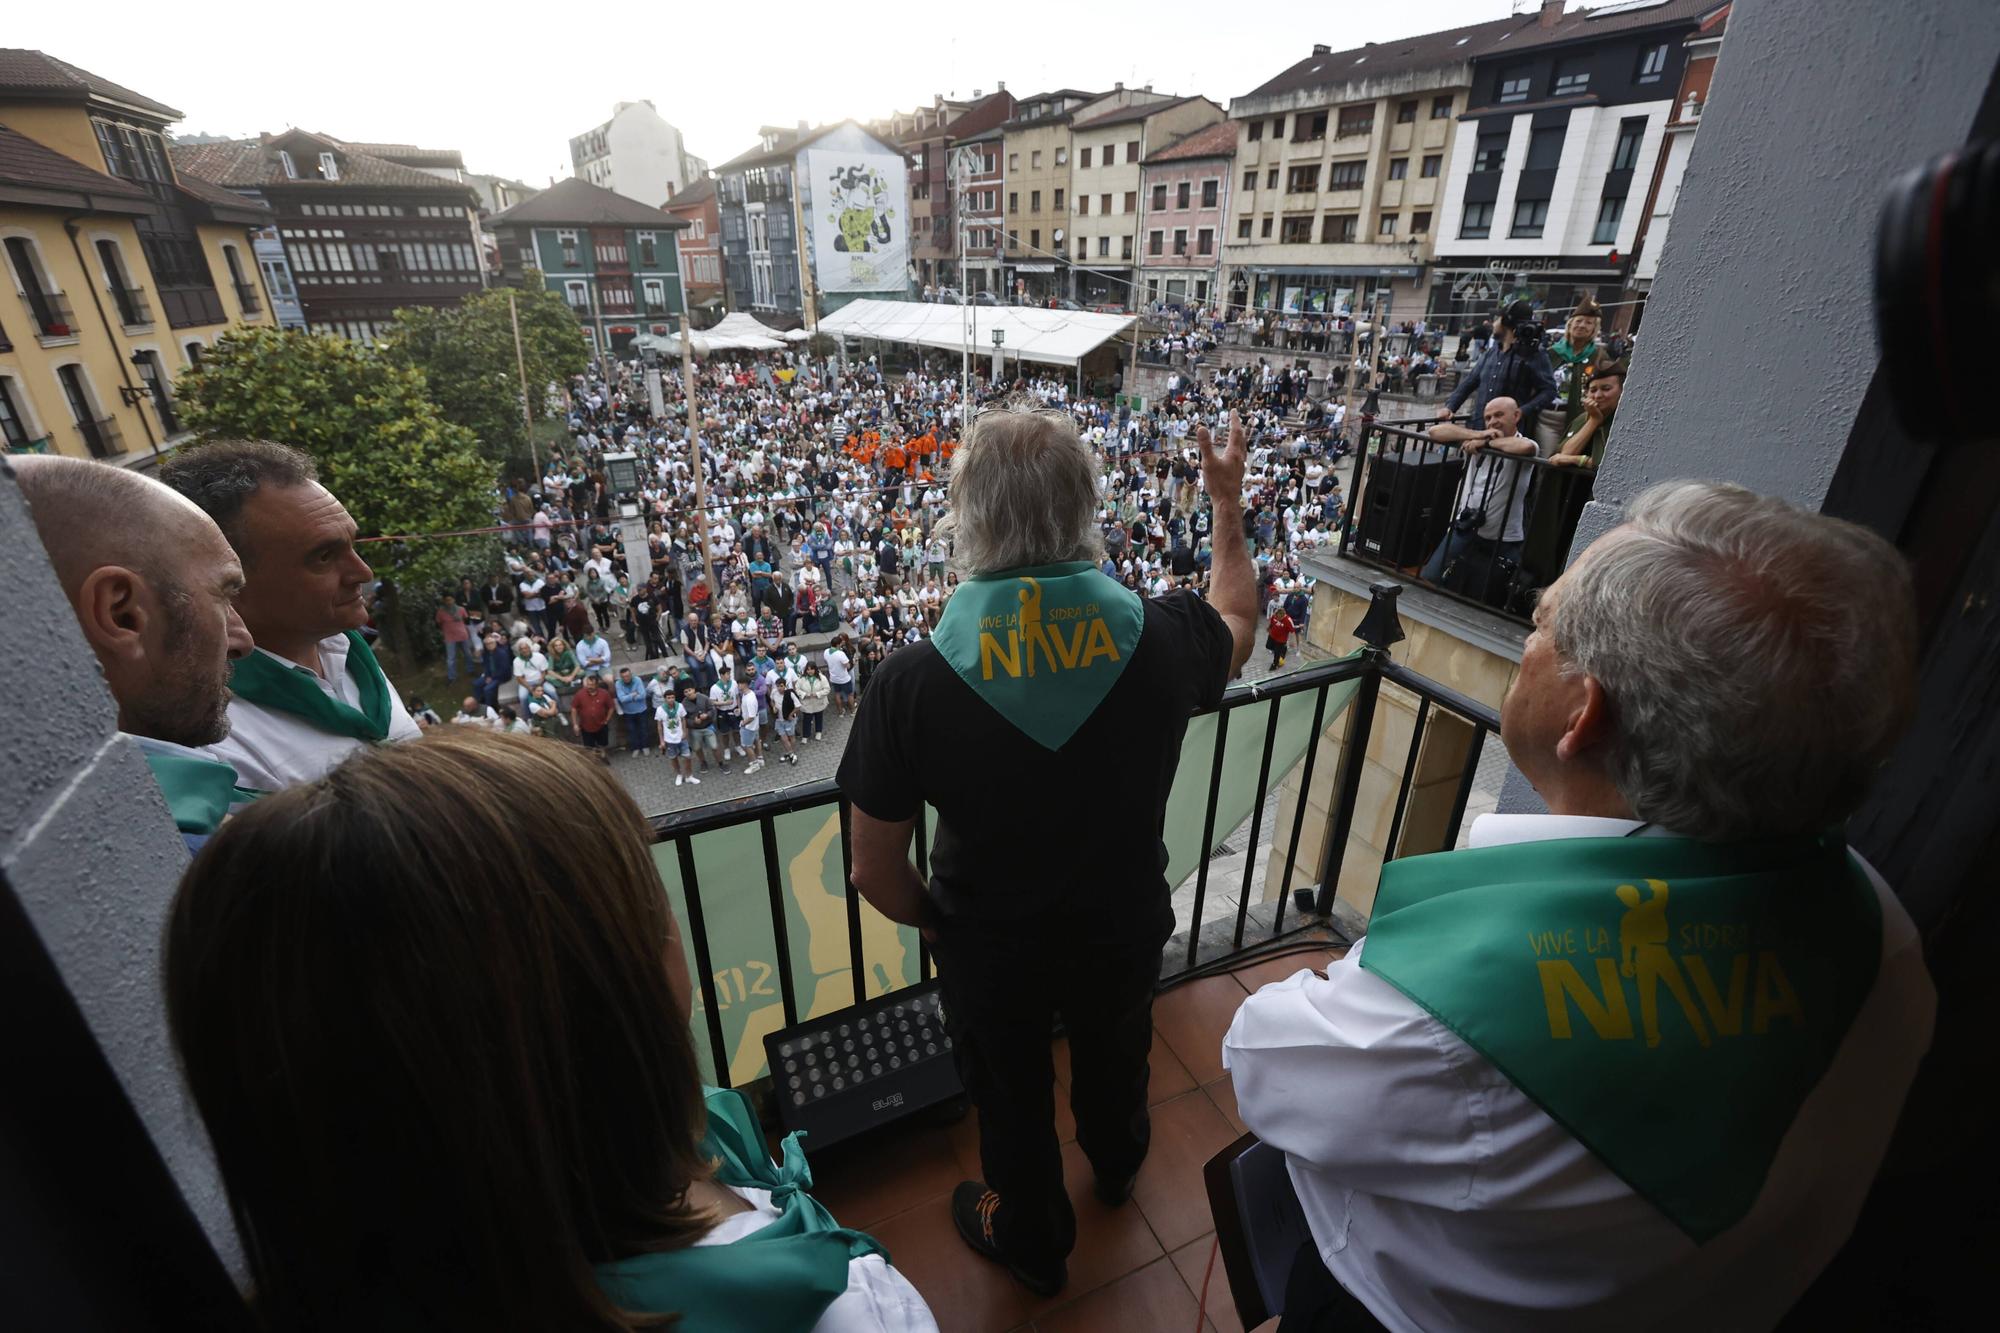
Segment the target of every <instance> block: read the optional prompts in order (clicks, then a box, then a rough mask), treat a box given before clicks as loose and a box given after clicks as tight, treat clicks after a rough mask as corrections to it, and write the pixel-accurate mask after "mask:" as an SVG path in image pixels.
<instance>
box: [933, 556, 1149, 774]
mask: <svg viewBox="0 0 2000 1333" xmlns="http://www.w3.org/2000/svg"><path fill="white" fill-rule="evenodd" d="M1145 605H1146V604H1145V602H1144V601H1142V600H1141V599H1140V598H1139V596H1138V595H1137V594H1136V593H1134V592H1132V590H1131V589H1129V588H1126V587H1124V586H1123V585H1121V584H1119V583H1117V582H1116V581H1114V580H1112V579H1109V578H1106V577H1105V576H1104V574H1103V572H1102V571H1100V570H1098V569H1097V568H1096V567H1095V566H1093V565H1092V564H1091V563H1090V562H1089V561H1088V560H1075V561H1070V562H1068V563H1066V564H1056V565H1034V566H1028V567H1024V568H1020V569H1004V570H998V571H996V572H994V573H991V574H981V575H979V576H977V577H975V578H972V579H968V580H967V581H966V582H965V583H963V584H961V585H959V588H958V591H957V592H955V593H953V594H952V598H951V601H950V602H949V603H947V604H946V606H945V612H944V615H943V617H942V618H941V619H940V620H939V621H938V627H937V631H936V632H935V633H934V634H932V636H931V642H932V643H934V644H936V645H937V649H938V651H939V652H940V653H941V654H943V656H944V660H945V661H946V662H948V663H949V664H950V665H951V669H952V670H953V671H954V672H956V673H957V674H958V678H959V679H960V680H962V681H964V682H965V683H966V684H967V685H969V686H971V687H972V692H973V693H974V694H977V695H978V696H979V697H980V698H981V699H982V700H984V701H985V702H986V704H987V705H988V706H990V707H991V708H992V709H993V710H994V711H995V712H997V713H999V714H1000V716H1001V717H1003V718H1005V719H1007V721H1008V722H1010V723H1012V724H1013V725H1014V726H1015V727H1016V728H1018V729H1019V730H1020V731H1021V732H1022V733H1023V734H1024V735H1026V736H1027V737H1028V738H1029V739H1030V740H1032V741H1034V742H1035V743H1036V744H1037V745H1040V746H1041V747H1043V748H1044V749H1048V750H1060V749H1061V748H1062V747H1063V745H1064V744H1066V743H1067V742H1068V740H1069V738H1070V737H1071V736H1073V735H1075V734H1076V731H1077V728H1079V727H1081V726H1082V725H1083V723H1084V721H1085V719H1087V718H1088V717H1089V716H1090V715H1091V714H1092V713H1093V712H1095V711H1096V709H1097V706H1098V705H1099V704H1101V703H1103V702H1104V698H1105V696H1106V695H1108V694H1110V693H1111V687H1112V686H1114V685H1116V684H1117V683H1118V678H1119V677H1120V676H1121V675H1122V674H1124V671H1125V665H1126V663H1128V662H1129V661H1131V659H1132V650H1133V649H1135V648H1137V647H1138V646H1139V632H1140V630H1141V629H1142V628H1143V627H1144V625H1145Z"/></svg>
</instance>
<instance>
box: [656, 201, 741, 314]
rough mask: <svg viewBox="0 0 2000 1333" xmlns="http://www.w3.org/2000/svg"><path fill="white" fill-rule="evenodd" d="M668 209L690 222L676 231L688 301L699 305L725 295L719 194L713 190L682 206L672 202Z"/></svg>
mask: <svg viewBox="0 0 2000 1333" xmlns="http://www.w3.org/2000/svg"><path fill="white" fill-rule="evenodd" d="M666 211H667V212H669V213H671V214H673V215H674V216H675V217H677V218H680V219H681V220H682V221H684V222H686V223H688V224H689V226H688V229H687V230H686V231H682V232H677V233H676V234H675V237H674V243H675V245H676V246H677V247H678V248H679V251H680V256H681V275H682V277H683V278H684V279H685V280H686V283H687V298H688V303H689V304H690V305H691V306H695V307H700V306H701V305H702V304H703V303H704V302H706V301H708V300H710V299H721V298H723V297H725V296H726V295H727V293H728V275H727V274H726V272H725V271H724V268H723V257H722V210H721V207H720V205H719V203H718V201H717V199H716V196H715V195H714V194H713V193H711V194H710V195H709V196H708V198H706V199H704V200H702V201H701V202H699V203H696V204H691V205H686V206H681V207H675V206H673V205H669V206H668V207H667V210H666Z"/></svg>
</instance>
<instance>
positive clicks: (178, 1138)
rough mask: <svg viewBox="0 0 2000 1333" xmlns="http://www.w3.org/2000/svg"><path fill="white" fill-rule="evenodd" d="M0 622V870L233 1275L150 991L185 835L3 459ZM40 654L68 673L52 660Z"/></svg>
mask: <svg viewBox="0 0 2000 1333" xmlns="http://www.w3.org/2000/svg"><path fill="white" fill-rule="evenodd" d="M10 331H11V326H10ZM0 623H5V624H6V625H7V627H8V632H7V633H6V634H4V635H0V672H4V673H5V674H6V678H7V679H8V680H10V681H12V682H13V694H14V701H13V703H14V706H13V707H11V708H9V709H8V710H7V715H6V720H5V723H4V728H5V741H6V752H7V755H8V762H7V763H6V764H5V765H4V766H0V767H3V768H4V771H0V869H4V870H5V872H6V878H7V884H8V886H9V887H11V888H12V890H13V892H14V894H15V897H16V898H17V899H18V901H19V903H20V905H21V907H22V908H23V909H24V911H25V912H26V914H27V916H28V918H29V920H30V921H31V922H32V924H33V926H34V928H35V931H36V933H37V934H38V935H39V936H40V937H41V941H42V944H43V947H44V948H45V949H46V950H47V951H48V953H49V954H50V955H51V957H52V958H53V959H54V961H55V963H56V966H57V967H58V969H59V970H60V971H61V973H62V977H63V980H64V982H65V983H66V984H67V986H68V987H69V990H70V993H71V995H73V996H74V997H75V999H76V1003H77V1006H78V1008H79V1009H80V1010H81V1011H82V1013H83V1017H84V1019H85V1021H86V1022H88V1023H89V1025H90V1028H91V1032H92V1034H93V1035H94V1036H95V1037H96V1039H97V1044H98V1046H99V1048H100V1049H101V1050H102V1051H103V1053H104V1056H105V1059H106V1060H107V1061H108V1062H109V1063H110V1065H111V1067H112V1069H113V1070H114V1071H115V1072H116V1074H117V1075H118V1079H119V1082H120V1084H121V1085H122V1086H123V1088H124V1091H125V1095H126V1096H127V1098H128V1099H129V1100H130V1101H131V1103H132V1106H133V1107H134V1109H135V1110H136V1111H137V1112H138V1114H139V1117H140V1119H141V1120H142V1121H143V1122H144V1124H145V1127H146V1130H147V1132H148V1133H149V1134H150V1135H151V1136H152V1139H153V1142H154V1144H155V1146H157V1147H158V1149H159V1151H160V1155H161V1157H162V1158H164V1159H165V1161H166V1164H167V1167H168V1169H169V1170H171V1171H172V1172H173V1175H174V1179H175V1180H176V1181H177V1182H178V1183H179V1185H180V1189H181V1193H182V1195H183V1197H184V1198H185V1199H186V1200H187V1203H188V1207H189V1208H190V1209H191V1210H192V1211H193V1213H194V1215H195V1217H196V1218H197V1219H198V1220H199V1221H200V1223H201V1225H202V1227H203V1229H204V1230H205V1231H206V1232H207V1234H208V1238H209V1242H210V1243H211V1244H212V1245H214V1246H215V1248H216V1251H217V1252H218V1253H219V1254H220V1255H222V1257H223V1260H224V1262H225V1263H226V1264H227V1265H228V1266H229V1267H230V1269H231V1270H232V1271H233V1272H235V1273H237V1274H239V1275H240V1274H241V1273H242V1270H243V1264H242V1256H241V1249H240V1247H239V1246H238V1244H237V1241H236V1232H235V1229H234V1227H233V1226H232V1225H231V1223H230V1220H229V1209H228V1205H227V1203H226V1201H225V1199H224V1197H223V1192H222V1184H221V1180H220V1178H219V1177H218V1176H217V1174H216V1170H215V1164H214V1160H213V1158H212V1157H211V1155H210V1153H209V1148H208V1143H207V1138H206V1136H205V1135H204V1134H203V1132H202V1129H201V1122H200V1121H199V1119H197V1117H196V1115H195V1111H194V1108H193V1106H192V1105H191V1104H190V1103H189V1101H188V1098H187V1095H186V1092H185V1090H184V1089H183V1088H182V1085H181V1079H180V1072H179V1068H178V1066H177V1064H176V1063H175V1059H174V1055H173V1051H172V1049H171V1047H170V1045H169V1043H168V1039H167V1025H166V1009H165V1005H164V1004H163V1003H162V1001H161V990H160V941H161V936H162V931H163V926H164V923H165V919H166V911H167V905H168V903H169V902H170V901H171V899H172V897H173V892H174V886H175V884H176V883H177V882H178V881H179V879H180V875H181V872H182V871H183V870H185V869H186V868H187V850H186V844H185V843H183V842H182V841H181V837H180V835H179V834H178V833H177V832H175V830H174V825H173V820H172V818H171V817H170V816H169V815H168V814H167V808H166V803H165V802H164V801H163V800H162V799H161V797H160V793H159V788H158V787H157V786H155V785H154V783H153V780H152V774H151V773H150V772H149V771H148V770H147V768H146V765H145V761H144V759H142V758H141V757H140V754H139V751H138V748H137V747H136V746H135V745H133V743H132V742H131V740H129V739H128V738H125V737H123V736H120V735H119V734H118V731H117V717H116V712H115V710H114V708H113V706H112V702H111V696H110V694H109V693H108V692H107V691H106V690H105V688H104V685H103V683H102V681H101V680H100V679H99V676H98V672H97V668H96V664H95V661H94V659H93V658H92V657H91V653H90V648H89V647H88V646H87V645H86V644H85V643H84V641H83V636H82V634H81V633H80V632H79V631H78V629H77V626H76V617H75V616H74V615H72V614H71V612H70V608H69V603H68V601H67V600H65V599H64V597H63V594H62V590H61V589H60V588H59V587H58V586H57V584H56V580H55V575H54V573H53V572H52V571H51V570H50V569H49V564H48V560H47V559H46V558H45V557H44V556H43V555H42V547H41V543H40V541H39V540H37V538H36V535H35V529H34V526H33V523H32V522H31V520H30V519H29V517H28V513H27V509H26V506H25V505H24V504H23V503H22V501H21V496H20V492H19V491H18V490H17V489H16V487H15V484H14V479H13V476H12V474H11V473H10V472H9V471H8V470H7V469H6V467H5V466H4V465H0ZM51 662H60V663H64V664H66V666H67V668H68V669H66V670H54V671H52V670H50V669H49V664H50V663H51ZM13 1095H33V1094H32V1088H17V1090H16V1091H15V1093H14V1094H13ZM39 1146H41V1147H44V1148H47V1149H49V1150H51V1151H60V1150H63V1147H64V1145H58V1144H43V1145H39Z"/></svg>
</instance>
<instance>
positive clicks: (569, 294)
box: [563, 278, 590, 310]
mask: <svg viewBox="0 0 2000 1333" xmlns="http://www.w3.org/2000/svg"><path fill="white" fill-rule="evenodd" d="M563 300H565V301H567V302H569V308H570V309H572V310H589V309H590V285H589V284H588V283H586V282H585V281H584V280H583V279H582V278H571V279H570V280H569V281H567V282H565V283H564V284H563Z"/></svg>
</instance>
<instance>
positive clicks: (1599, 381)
mask: <svg viewBox="0 0 2000 1333" xmlns="http://www.w3.org/2000/svg"><path fill="white" fill-rule="evenodd" d="M1624 396H1625V367H1624V366H1623V365H1622V364H1619V363H1615V362H1614V363H1612V364H1611V365H1608V366H1606V367H1605V368H1604V369H1602V370H1600V371H1598V372H1597V373H1596V374H1595V375H1593V376H1592V377H1591V380H1590V387H1589V388H1588V389H1586V390H1584V396H1583V415H1582V417H1581V418H1580V419H1579V420H1578V422H1577V426H1576V429H1575V430H1574V431H1572V432H1571V433H1570V436H1569V438H1568V439H1566V440H1564V441H1563V442H1562V446H1561V448H1560V449H1559V450H1558V451H1557V452H1556V454H1555V456H1554V457H1552V458H1550V459H1549V463H1550V464H1551V465H1552V466H1555V467H1581V468H1588V469H1590V470H1592V471H1595V470H1596V469H1597V465H1598V464H1599V463H1602V462H1603V461H1604V450H1605V448H1606V447H1607V446H1608V445H1609V444H1610V443H1611V421H1612V418H1614V417H1615V416H1617V415H1618V403H1619V401H1620V400H1621V399H1622V398H1624Z"/></svg>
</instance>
